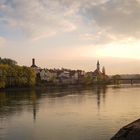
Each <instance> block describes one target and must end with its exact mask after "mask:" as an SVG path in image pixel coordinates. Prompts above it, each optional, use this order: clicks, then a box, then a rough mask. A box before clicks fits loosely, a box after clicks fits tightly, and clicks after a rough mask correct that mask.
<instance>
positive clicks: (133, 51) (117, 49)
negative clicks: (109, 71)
mask: <svg viewBox="0 0 140 140" xmlns="http://www.w3.org/2000/svg"><path fill="white" fill-rule="evenodd" d="M97 55H98V56H100V57H118V58H131V59H140V43H139V42H138V43H133V44H129V43H127V44H109V45H107V46H105V47H104V48H101V49H99V50H97Z"/></svg>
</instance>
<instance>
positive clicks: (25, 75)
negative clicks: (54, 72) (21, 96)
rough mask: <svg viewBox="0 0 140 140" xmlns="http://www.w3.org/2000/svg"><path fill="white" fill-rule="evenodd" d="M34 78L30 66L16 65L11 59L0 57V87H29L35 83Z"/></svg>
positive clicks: (34, 75) (33, 72)
mask: <svg viewBox="0 0 140 140" xmlns="http://www.w3.org/2000/svg"><path fill="white" fill-rule="evenodd" d="M35 78H36V74H35V71H34V70H33V69H32V68H30V67H25V66H18V65H17V62H16V61H14V60H12V59H7V58H4V59H2V58H0V88H7V87H30V86H33V85H35Z"/></svg>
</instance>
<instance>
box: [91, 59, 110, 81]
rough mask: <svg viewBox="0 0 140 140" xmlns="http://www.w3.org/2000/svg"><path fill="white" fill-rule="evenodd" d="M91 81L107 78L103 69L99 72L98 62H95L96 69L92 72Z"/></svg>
mask: <svg viewBox="0 0 140 140" xmlns="http://www.w3.org/2000/svg"><path fill="white" fill-rule="evenodd" d="M92 75H93V80H94V81H103V80H106V78H107V77H108V76H107V75H106V73H105V67H104V66H103V67H102V71H101V70H100V63H99V61H97V68H96V70H94V72H93V74H92Z"/></svg>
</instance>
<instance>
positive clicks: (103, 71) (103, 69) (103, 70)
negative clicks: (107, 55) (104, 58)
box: [102, 66, 105, 75]
mask: <svg viewBox="0 0 140 140" xmlns="http://www.w3.org/2000/svg"><path fill="white" fill-rule="evenodd" d="M102 73H103V75H105V67H104V66H103V68H102Z"/></svg>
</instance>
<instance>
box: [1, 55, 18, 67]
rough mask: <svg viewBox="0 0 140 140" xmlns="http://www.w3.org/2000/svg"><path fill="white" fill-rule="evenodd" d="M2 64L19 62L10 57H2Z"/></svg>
mask: <svg viewBox="0 0 140 140" xmlns="http://www.w3.org/2000/svg"><path fill="white" fill-rule="evenodd" d="M0 64H7V65H17V62H16V61H15V60H12V59H9V58H1V57H0Z"/></svg>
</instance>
